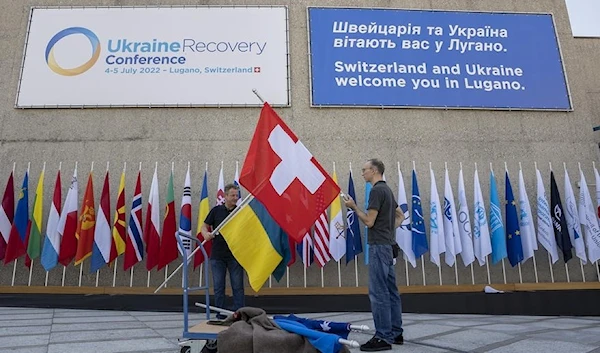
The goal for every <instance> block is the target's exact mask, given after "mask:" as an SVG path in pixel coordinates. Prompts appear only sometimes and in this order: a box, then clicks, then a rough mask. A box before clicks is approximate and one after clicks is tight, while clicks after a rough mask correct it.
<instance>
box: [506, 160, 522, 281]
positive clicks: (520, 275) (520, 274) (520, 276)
mask: <svg viewBox="0 0 600 353" xmlns="http://www.w3.org/2000/svg"><path fill="white" fill-rule="evenodd" d="M504 171H505V172H506V175H508V164H507V163H506V161H504ZM505 193H506V192H505ZM513 201H514V196H513ZM515 209H516V207H515ZM517 223H518V220H517ZM517 265H518V266H519V283H523V273H522V272H521V263H520V262H519V263H518V264H517Z"/></svg>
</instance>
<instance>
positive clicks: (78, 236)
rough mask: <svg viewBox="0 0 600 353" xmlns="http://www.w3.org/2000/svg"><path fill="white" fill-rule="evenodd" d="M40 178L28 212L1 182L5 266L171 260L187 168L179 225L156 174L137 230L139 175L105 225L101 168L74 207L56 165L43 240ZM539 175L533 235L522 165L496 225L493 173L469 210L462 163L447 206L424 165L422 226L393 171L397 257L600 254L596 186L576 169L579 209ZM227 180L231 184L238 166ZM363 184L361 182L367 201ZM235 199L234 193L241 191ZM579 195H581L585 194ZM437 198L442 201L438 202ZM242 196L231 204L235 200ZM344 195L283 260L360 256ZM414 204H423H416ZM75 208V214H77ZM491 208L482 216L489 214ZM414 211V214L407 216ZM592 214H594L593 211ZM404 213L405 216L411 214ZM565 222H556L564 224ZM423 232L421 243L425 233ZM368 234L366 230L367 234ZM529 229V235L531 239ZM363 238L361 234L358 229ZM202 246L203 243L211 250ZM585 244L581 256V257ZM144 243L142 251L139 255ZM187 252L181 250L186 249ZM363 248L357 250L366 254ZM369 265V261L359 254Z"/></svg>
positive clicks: (183, 226)
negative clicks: (398, 215) (399, 219)
mask: <svg viewBox="0 0 600 353" xmlns="http://www.w3.org/2000/svg"><path fill="white" fill-rule="evenodd" d="M594 173H595V176H596V178H597V179H596V185H600V179H598V171H597V170H596V168H595V167H594ZM44 174H45V168H44V170H42V172H41V174H40V177H39V181H38V184H37V190H36V196H35V199H34V203H33V206H32V209H31V213H29V205H28V183H29V171H27V172H26V174H25V176H24V179H23V184H22V187H21V189H20V190H19V193H18V202H17V207H16V211H15V208H14V192H13V190H14V185H13V184H14V181H13V173H11V175H10V176H9V180H8V182H7V185H6V189H5V192H4V197H3V199H2V206H1V208H0V234H1V235H2V237H0V260H2V259H3V260H4V263H5V264H7V263H9V262H11V261H13V260H15V259H17V258H18V257H20V256H23V255H25V256H26V261H25V264H26V265H27V266H29V264H30V263H31V260H32V259H36V258H38V257H41V263H42V265H43V266H44V268H45V269H46V270H47V271H49V270H51V269H52V268H54V267H55V266H56V265H57V264H58V263H60V264H63V265H64V266H67V265H69V264H70V263H71V262H72V260H73V259H74V260H75V265H79V264H81V263H82V262H83V261H84V260H85V259H87V258H91V266H90V270H91V271H92V272H95V271H97V270H99V269H100V268H102V267H103V266H104V265H106V264H110V263H112V262H113V261H114V260H115V259H116V258H117V257H118V256H119V255H122V254H125V256H124V260H125V261H124V265H123V267H124V269H125V270H127V269H129V268H130V267H132V266H133V265H135V264H136V263H137V262H140V261H142V259H143V258H144V255H146V267H147V269H148V270H150V269H152V268H155V267H156V268H157V269H159V270H160V269H162V268H164V267H165V266H166V265H168V264H169V263H171V262H172V261H173V260H175V259H176V258H177V256H178V255H177V251H176V248H177V242H176V239H175V235H176V234H178V232H179V233H180V234H185V235H187V236H191V235H192V232H191V222H192V219H191V218H192V205H191V197H192V193H191V185H190V184H191V180H190V174H189V168H188V171H187V173H186V177H185V181H184V186H183V198H182V202H181V209H180V215H179V227H178V228H177V225H176V223H177V222H176V215H175V205H174V185H173V174H172V173H171V175H170V178H169V181H168V185H167V197H166V205H167V206H166V212H165V217H164V219H163V222H162V223H163V224H162V231H161V228H160V225H161V221H160V219H159V210H160V205H159V198H158V194H159V191H158V179H157V175H156V170H155V173H154V175H153V178H152V184H151V188H150V199H149V201H148V207H147V213H146V214H147V219H146V223H145V227H143V228H142V224H143V223H142V193H141V172H139V173H138V178H137V182H136V188H135V193H134V196H133V199H132V203H131V212H130V217H129V222H126V217H125V170H123V172H122V174H121V179H120V183H119V188H118V193H117V199H116V204H115V210H114V215H113V219H112V222H111V217H110V215H111V203H110V185H109V172H108V170H107V171H106V175H105V178H104V184H103V188H102V192H101V198H100V202H99V204H98V205H97V209H98V211H97V212H96V211H95V210H96V207H95V206H96V205H95V203H94V192H93V190H94V187H93V173H92V172H90V174H89V176H88V183H87V187H86V191H85V195H84V198H83V201H82V205H81V208H80V209H79V210H78V205H77V199H78V195H77V190H78V186H77V182H78V180H77V168H76V169H75V171H74V173H73V176H72V179H71V185H70V187H69V191H68V194H67V198H66V200H65V203H64V205H62V198H61V191H62V187H61V171H60V170H59V171H58V174H57V177H56V181H55V188H54V194H53V200H52V204H51V209H50V212H49V215H48V219H47V227H46V233H45V236H43V233H42V213H43V209H42V205H43V195H44ZM536 176H537V184H538V185H537V197H536V205H537V214H538V216H537V231H536V227H535V225H534V223H535V222H534V220H533V219H532V218H531V217H532V216H531V215H532V211H531V206H530V202H529V198H528V196H527V193H526V192H525V183H524V180H523V173H522V170H519V181H518V188H519V189H518V200H519V202H518V203H519V206H518V207H517V205H516V204H517V202H516V201H515V200H516V198H515V197H514V192H513V190H512V185H511V183H510V178H509V175H508V171H507V172H506V174H505V192H506V193H505V199H504V204H505V218H504V221H503V217H502V212H501V205H500V200H499V198H498V193H497V186H496V178H495V176H494V174H493V172H492V171H490V195H489V199H490V203H489V208H487V209H486V207H485V204H484V200H483V197H482V192H481V186H480V182H479V175H478V171H477V170H476V171H475V173H474V200H473V213H472V217H473V218H472V219H473V221H472V222H471V215H470V211H469V206H468V201H467V199H466V196H465V186H464V178H463V172H462V168H461V170H460V172H459V176H458V198H457V200H458V204H456V203H455V197H454V194H453V189H452V186H451V183H450V179H449V175H448V170H447V169H446V171H445V178H444V181H445V183H444V195H443V198H442V199H440V196H439V193H438V189H437V185H436V181H435V175H434V171H433V169H430V179H431V188H430V191H431V194H430V212H429V218H430V222H429V227H426V224H425V221H424V216H423V210H422V205H421V203H420V193H419V189H418V182H417V177H416V171H414V170H413V175H412V198H411V200H412V202H411V205H412V210H411V212H409V208H408V204H407V198H406V191H405V188H404V181H403V177H402V172H401V171H400V169H399V168H398V177H399V182H398V204H399V205H400V208H401V209H402V210H403V211H404V213H405V216H406V219H405V221H404V223H403V224H402V225H401V227H400V228H398V229H397V231H396V240H397V242H398V244H399V245H400V247H401V248H402V250H403V252H404V257H405V258H406V259H407V260H408V261H409V262H410V263H411V264H412V265H413V267H415V266H416V259H418V258H420V256H421V255H423V254H424V253H426V252H427V251H429V252H430V254H431V256H430V260H431V262H433V263H434V264H436V265H438V266H440V263H441V262H440V255H441V254H443V253H445V262H446V264H447V265H448V266H454V264H455V259H456V257H457V256H458V255H459V254H460V255H461V258H462V260H463V263H464V265H465V266H468V265H470V264H471V263H472V262H474V260H475V259H477V260H478V262H479V264H480V265H485V263H486V261H487V256H488V255H491V263H492V264H495V263H497V262H499V261H501V260H502V259H504V258H506V257H508V258H509V261H510V263H511V264H512V265H513V266H514V265H516V264H518V263H522V262H524V261H526V260H527V259H529V258H531V257H532V256H533V251H534V250H537V249H538V242H539V243H540V244H542V246H543V247H544V248H545V249H546V250H547V251H548V253H549V254H550V256H551V258H552V262H553V263H555V262H556V261H557V260H558V250H561V251H562V253H563V258H564V260H565V261H568V260H569V259H571V257H572V255H571V249H572V248H575V253H576V256H577V257H578V258H580V259H581V260H582V262H583V263H584V264H585V263H586V261H587V260H588V258H589V260H590V261H591V262H595V261H597V260H598V258H599V257H600V250H599V247H600V236H599V232H600V228H599V226H598V215H599V214H600V213H599V211H598V210H597V209H600V207H599V205H600V188H598V187H597V195H598V197H597V200H596V205H593V204H592V201H591V198H590V197H589V191H588V188H587V183H586V181H585V177H584V175H583V173H582V172H581V173H580V186H581V188H580V195H579V206H578V205H577V199H576V198H575V194H574V192H573V189H572V187H571V181H570V178H569V175H568V172H567V170H566V169H565V176H564V180H565V184H564V189H563V193H564V197H565V201H564V206H563V201H562V199H561V196H560V192H559V190H558V187H557V186H556V182H555V180H554V173H553V172H552V173H551V199H550V204H549V203H548V198H547V195H546V191H545V188H544V184H543V182H542V177H541V173H540V171H539V170H538V169H537V168H536ZM333 180H334V181H335V183H337V181H338V180H337V172H336V170H335V165H334V170H333ZM207 184H208V182H207V172H206V171H205V173H204V178H203V184H202V188H201V192H200V204H199V212H198V228H197V231H196V235H198V236H200V234H199V233H200V227H201V224H202V223H203V220H204V219H205V218H206V215H207V214H208V211H209V209H210V206H209V201H208V186H207ZM234 184H236V185H239V173H238V166H237V165H236V172H235V178H234ZM368 186H370V185H367V188H366V199H367V202H368V194H369V190H370V187H368ZM348 194H349V195H350V196H351V197H352V198H353V199H356V194H355V188H354V180H353V175H352V170H350V173H349V177H348ZM223 195H224V178H223V166H221V170H220V172H219V183H218V189H217V195H216V201H215V203H214V204H215V205H218V204H222V203H223V202H224V198H223ZM240 195H241V191H240ZM586 195H587V196H586ZM440 200H443V205H442V203H441V202H440ZM241 201H242V200H241V198H240V200H239V201H238V205H239V204H240V203H241ZM341 206H342V201H341V198H340V197H339V196H337V197H336V198H335V199H334V201H333V202H332V203H331V207H330V210H329V214H328V212H327V210H325V211H324V212H322V213H321V214H320V215H319V217H318V218H317V220H316V221H315V222H314V224H313V226H312V227H311V229H310V231H309V232H307V233H306V234H305V235H304V237H303V238H302V241H301V242H298V243H296V242H294V241H293V240H291V239H290V242H289V244H290V246H292V247H295V251H292V253H291V257H290V260H289V263H288V266H291V265H292V264H293V263H294V262H295V261H296V251H297V253H298V254H299V255H300V256H301V260H302V263H303V264H304V266H305V267H308V266H310V265H311V264H312V263H314V262H315V261H316V263H317V265H318V266H319V267H324V266H325V265H326V264H327V262H329V261H330V260H332V259H333V260H334V261H340V260H341V259H342V258H343V257H344V256H346V264H348V263H349V262H350V261H352V260H353V259H354V258H355V256H357V255H358V254H360V253H362V252H363V246H362V240H361V232H360V227H359V224H358V219H357V217H356V216H355V214H354V211H352V210H344V211H346V212H343V208H342V207H341ZM420 208H421V209H420ZM78 212H79V213H78ZM488 213H489V217H488V215H487V214H488ZM411 215H412V217H411ZM592 216H593V217H592ZM411 218H412V219H411ZM563 222H564V224H563ZM427 228H429V233H430V234H429V239H427V238H428V237H427V235H426V234H427ZM365 233H366V231H365ZM536 234H537V236H536ZM365 236H366V235H365ZM182 239H183V242H184V246H185V249H183V250H182V249H179V251H180V253H181V254H183V251H188V250H190V249H191V247H192V246H191V242H190V240H189V239H186V238H182ZM210 245H211V244H210V243H208V244H205V247H206V250H207V252H208V254H210ZM586 245H587V253H586ZM144 246H145V247H146V253H144ZM188 254H189V252H188ZM366 255H367V254H365V256H366ZM365 259H366V261H367V262H368V259H367V258H365ZM202 261H203V256H202V253H199V254H198V255H197V256H196V260H195V265H196V266H195V267H197V266H198V265H199V264H200V263H202Z"/></svg>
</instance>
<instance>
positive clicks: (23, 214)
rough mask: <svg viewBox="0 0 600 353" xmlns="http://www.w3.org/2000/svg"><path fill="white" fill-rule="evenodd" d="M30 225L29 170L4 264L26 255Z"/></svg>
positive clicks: (20, 192)
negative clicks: (26, 242)
mask: <svg viewBox="0 0 600 353" xmlns="http://www.w3.org/2000/svg"><path fill="white" fill-rule="evenodd" d="M28 224H29V170H28V171H26V172H25V176H24V177H23V184H22V186H21V190H20V191H19V198H18V201H17V210H16V212H15V219H14V221H13V224H12V227H11V229H10V235H9V238H8V244H6V255H5V256H4V264H7V263H9V262H11V261H13V260H15V259H17V258H19V257H20V256H23V255H25V253H26V244H25V241H26V239H27V230H28Z"/></svg>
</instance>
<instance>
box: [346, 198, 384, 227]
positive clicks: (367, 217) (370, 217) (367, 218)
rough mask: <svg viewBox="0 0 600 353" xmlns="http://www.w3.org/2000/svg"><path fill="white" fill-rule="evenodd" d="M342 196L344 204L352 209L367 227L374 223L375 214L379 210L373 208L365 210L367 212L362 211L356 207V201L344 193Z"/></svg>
mask: <svg viewBox="0 0 600 353" xmlns="http://www.w3.org/2000/svg"><path fill="white" fill-rule="evenodd" d="M343 197H344V204H345V205H346V207H348V208H350V209H351V210H353V211H354V213H355V214H356V215H357V216H358V218H359V219H360V220H361V221H362V222H363V223H364V224H365V225H366V226H367V227H369V228H371V227H373V224H375V218H377V214H378V213H379V211H377V210H375V209H369V210H367V213H364V212H363V211H361V210H359V209H358V206H356V203H355V202H354V200H353V199H352V198H351V197H350V196H348V195H344V196H343Z"/></svg>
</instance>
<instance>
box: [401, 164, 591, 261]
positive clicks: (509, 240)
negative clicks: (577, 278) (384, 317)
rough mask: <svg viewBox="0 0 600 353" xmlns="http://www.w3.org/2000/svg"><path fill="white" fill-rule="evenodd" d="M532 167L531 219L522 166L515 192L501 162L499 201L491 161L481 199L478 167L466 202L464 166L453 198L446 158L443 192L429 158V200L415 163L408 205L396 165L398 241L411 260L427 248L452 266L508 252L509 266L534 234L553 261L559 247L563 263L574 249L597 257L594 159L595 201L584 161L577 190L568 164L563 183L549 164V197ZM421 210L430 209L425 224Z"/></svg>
mask: <svg viewBox="0 0 600 353" xmlns="http://www.w3.org/2000/svg"><path fill="white" fill-rule="evenodd" d="M535 172H536V182H537V192H536V198H535V199H534V202H533V205H535V206H536V211H537V217H536V219H534V217H533V213H532V203H530V201H529V197H528V195H527V192H526V187H525V182H524V178H523V171H522V169H521V168H520V169H519V174H518V183H517V188H518V190H517V192H515V191H513V186H512V185H513V184H512V183H511V179H510V175H509V173H508V169H506V170H505V173H504V182H505V188H504V189H505V195H504V198H503V200H502V201H500V197H499V195H498V187H497V184H496V176H495V174H494V172H493V170H492V169H491V167H490V175H489V186H490V190H489V191H490V194H489V204H488V206H487V207H486V205H485V202H484V199H483V195H482V191H481V185H480V181H479V172H478V170H477V167H476V168H475V172H474V175H473V203H472V208H471V209H470V208H469V201H468V200H467V198H466V193H465V185H464V177H463V171H462V166H461V168H460V171H459V175H458V187H457V191H458V195H457V197H456V198H455V196H454V193H453V189H452V185H451V182H450V178H449V174H448V168H447V166H446V169H445V174H444V190H443V195H440V194H439V193H438V187H437V185H436V181H435V175H434V171H433V169H432V168H431V165H430V170H429V173H430V179H431V187H430V203H429V208H427V207H424V205H423V204H422V203H421V196H420V193H419V185H418V180H417V173H416V170H415V169H414V167H413V171H412V195H411V208H410V210H409V207H408V202H407V198H406V191H405V188H404V181H403V177H402V172H401V171H400V167H399V166H398V178H399V181H398V185H399V186H398V204H399V205H400V208H401V209H402V210H403V211H404V214H405V216H406V219H405V221H404V222H403V224H402V225H401V226H400V227H399V228H397V229H396V241H397V242H398V244H399V246H400V248H401V249H402V250H403V254H404V255H403V256H404V259H406V260H407V261H408V262H410V264H411V265H412V266H413V267H416V260H417V259H419V258H421V257H422V256H423V255H424V254H425V253H427V252H429V253H430V261H431V262H432V263H434V264H436V265H437V266H438V267H439V266H441V255H442V254H444V255H445V256H444V261H445V263H446V264H447V265H448V266H450V267H452V266H455V264H456V262H457V260H456V259H457V257H458V255H460V257H461V259H462V262H463V264H464V265H465V266H469V265H471V264H472V263H473V262H474V261H475V260H477V262H478V263H479V265H480V266H483V265H485V264H486V263H488V261H491V264H496V263H498V262H500V261H504V259H508V261H509V262H510V264H511V266H513V267H514V266H517V265H518V264H521V263H524V262H525V261H527V260H528V259H529V258H531V257H533V256H534V251H535V250H538V242H539V244H541V245H542V246H543V247H544V249H546V251H547V252H548V254H549V256H550V258H551V261H552V263H553V264H554V263H556V262H557V261H558V260H559V254H561V255H562V258H563V260H564V262H565V263H567V262H568V261H569V260H570V259H571V258H572V257H573V250H574V251H575V255H576V256H577V257H578V258H579V259H580V261H581V263H582V264H586V263H587V262H588V261H589V262H591V263H595V262H597V261H598V259H600V227H599V217H600V175H599V174H598V170H597V169H596V167H595V166H594V175H595V183H596V200H595V201H592V198H591V196H590V192H589V189H588V186H587V181H586V179H585V176H584V174H583V171H582V170H581V166H580V167H579V186H580V189H579V195H577V196H576V195H575V193H574V192H573V187H572V184H571V179H570V177H569V174H568V172H567V169H566V167H565V169H564V185H563V188H560V189H561V190H559V187H558V185H557V183H556V180H555V177H554V171H553V170H552V169H551V170H550V197H549V198H548V195H547V193H546V188H545V186H544V182H543V179H542V175H541V173H540V171H539V169H538V168H537V164H536V166H535ZM456 201H458V203H457V202H456ZM502 208H504V217H503V215H502V213H503V212H502ZM471 211H472V212H471ZM424 213H427V214H428V215H429V222H428V224H427V222H426V221H425V217H424ZM536 225H537V226H536ZM427 226H428V227H427ZM427 228H429V239H428V237H427ZM488 256H491V259H489V260H488Z"/></svg>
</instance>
